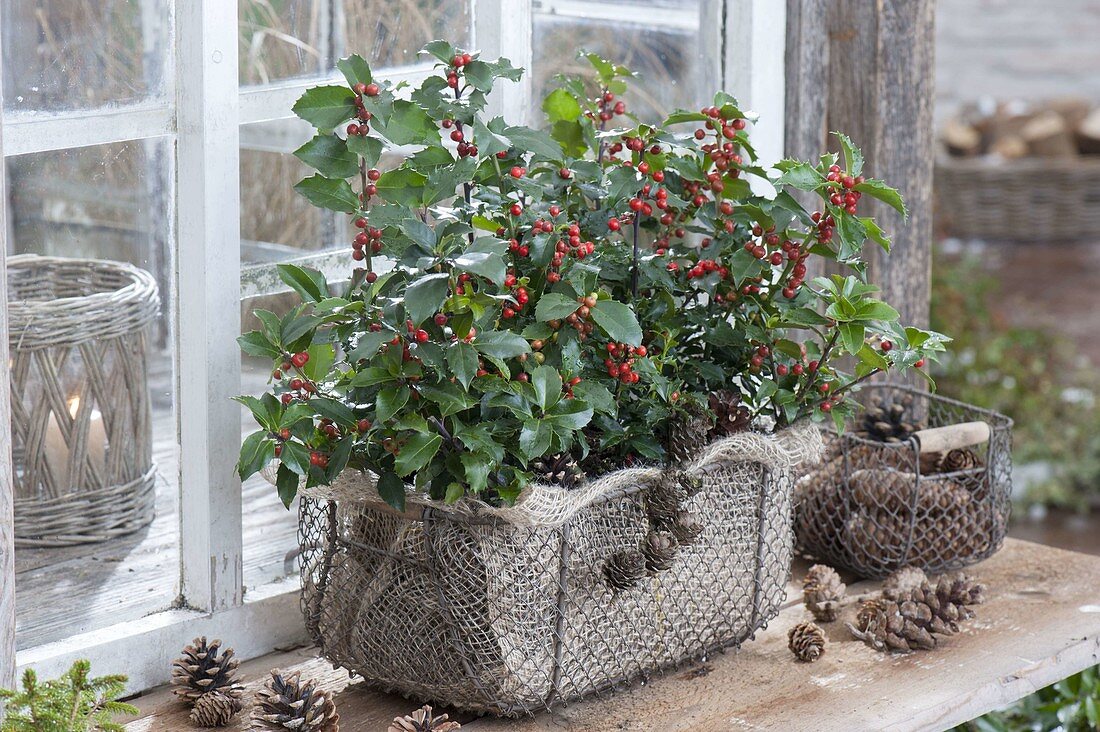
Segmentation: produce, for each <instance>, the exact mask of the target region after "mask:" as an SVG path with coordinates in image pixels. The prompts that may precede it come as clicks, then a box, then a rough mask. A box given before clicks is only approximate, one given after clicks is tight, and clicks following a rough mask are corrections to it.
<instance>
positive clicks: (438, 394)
mask: <svg viewBox="0 0 1100 732" xmlns="http://www.w3.org/2000/svg"><path fill="white" fill-rule="evenodd" d="M419 391H420V395H421V396H422V397H424V398H425V399H427V400H429V401H431V402H434V403H435V404H437V405H439V415H440V416H441V417H448V416H450V415H452V414H457V413H459V412H461V411H463V410H466V409H469V408H470V407H472V406H473V405H474V400H473V399H471V398H470V396H469V395H468V394H467V393H466V392H464V391H463V390H462V389H460V388H459V387H458V385H456V384H452V383H451V382H449V381H441V382H439V384H438V385H437V386H432V385H431V384H424V385H422V386H421V387H420V388H419Z"/></svg>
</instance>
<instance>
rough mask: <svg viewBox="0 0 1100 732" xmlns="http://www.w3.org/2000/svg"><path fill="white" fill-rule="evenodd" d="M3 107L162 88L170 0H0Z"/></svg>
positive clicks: (40, 107)
mask: <svg viewBox="0 0 1100 732" xmlns="http://www.w3.org/2000/svg"><path fill="white" fill-rule="evenodd" d="M0 15H3V18H4V23H3V26H2V27H0V32H2V33H3V46H4V65H3V68H4V108H5V109H6V110H9V111H24V110H27V111H68V110H73V109H88V108H95V107H101V106H107V105H114V104H129V103H135V102H141V101H146V100H148V99H151V98H157V99H159V98H163V97H165V96H166V95H167V94H168V92H169V91H170V90H169V88H168V86H167V82H168V79H169V78H170V72H169V68H170V67H169V63H170V58H171V55H170V54H169V52H168V51H169V48H170V43H171V38H170V33H171V29H172V23H171V16H172V2H171V0H110V1H108V0H79V1H78V2H77V1H74V0H37V2H27V1H26V0H0Z"/></svg>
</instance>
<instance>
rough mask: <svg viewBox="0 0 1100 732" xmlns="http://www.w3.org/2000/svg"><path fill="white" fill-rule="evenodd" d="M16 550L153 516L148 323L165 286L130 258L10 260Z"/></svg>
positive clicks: (118, 528)
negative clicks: (159, 290)
mask: <svg viewBox="0 0 1100 732" xmlns="http://www.w3.org/2000/svg"><path fill="white" fill-rule="evenodd" d="M8 298H9V302H8V317H9V326H10V346H11V357H12V367H11V389H12V453H13V460H14V467H15V471H14V472H15V543H16V546H40V547H41V546H68V545H71V544H82V543H86V542H93V541H104V540H106V539H111V538H114V537H116V536H121V535H124V534H128V533H131V532H133V531H135V530H137V529H139V528H141V527H143V526H145V525H147V524H148V523H149V522H150V521H152V519H153V504H154V498H155V495H154V486H153V483H154V469H153V462H152V445H151V442H152V435H151V419H152V418H151V414H150V408H149V389H148V384H147V375H146V366H145V358H146V356H145V330H146V326H147V325H148V324H149V323H150V322H151V321H152V320H153V319H154V318H155V317H156V315H157V309H158V306H159V303H158V299H157V289H156V284H155V283H154V281H153V278H152V276H151V275H150V274H149V273H148V272H145V271H143V270H141V269H138V268H136V267H133V266H131V265H129V264H124V263H121V262H107V261H100V260H87V259H61V258H54V257H39V256H35V255H21V256H16V257H11V258H9V259H8Z"/></svg>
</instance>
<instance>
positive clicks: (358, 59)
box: [336, 54, 374, 88]
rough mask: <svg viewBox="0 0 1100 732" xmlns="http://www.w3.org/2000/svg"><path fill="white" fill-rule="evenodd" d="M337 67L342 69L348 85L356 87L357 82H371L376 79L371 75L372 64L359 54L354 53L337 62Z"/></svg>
mask: <svg viewBox="0 0 1100 732" xmlns="http://www.w3.org/2000/svg"><path fill="white" fill-rule="evenodd" d="M336 68H338V69H340V72H341V73H343V75H344V78H345V79H347V80H348V86H350V87H352V88H355V85H356V84H369V83H371V82H372V81H373V80H374V77H373V76H372V75H371V71H370V64H368V63H367V62H366V60H365V59H364V58H363V57H362V56H359V55H358V54H352V55H351V56H348V57H347V58H342V59H340V60H339V61H337V62H336Z"/></svg>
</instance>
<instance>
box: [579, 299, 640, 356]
mask: <svg viewBox="0 0 1100 732" xmlns="http://www.w3.org/2000/svg"><path fill="white" fill-rule="evenodd" d="M591 318H592V320H593V321H594V322H595V323H596V325H598V326H600V329H601V330H603V332H604V333H606V334H607V337H608V338H610V339H611V340H613V341H618V342H620V343H626V344H628V345H631V346H640V345H642V327H641V326H640V325H638V319H637V317H635V315H634V311H633V310H631V309H630V307H629V306H628V305H626V304H624V303H621V302H618V301H617V300H600V301H599V302H598V303H596V307H594V308H592V309H591Z"/></svg>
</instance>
